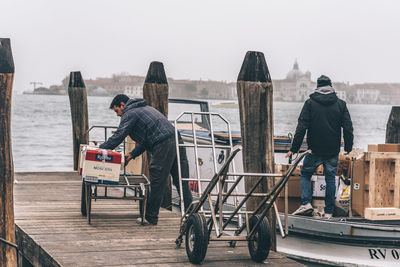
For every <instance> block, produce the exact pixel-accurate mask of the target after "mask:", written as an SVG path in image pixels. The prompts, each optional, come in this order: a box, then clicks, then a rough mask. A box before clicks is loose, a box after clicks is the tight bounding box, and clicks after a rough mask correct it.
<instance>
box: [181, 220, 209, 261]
mask: <svg viewBox="0 0 400 267" xmlns="http://www.w3.org/2000/svg"><path fill="white" fill-rule="evenodd" d="M191 238H193V239H194V240H193V241H191V240H190V239H191ZM185 246H186V254H187V256H188V258H189V261H190V262H191V263H193V264H200V263H202V262H203V260H204V258H205V256H206V253H207V247H208V227H207V220H206V218H205V217H204V215H201V214H198V213H195V214H193V215H192V216H190V218H189V221H188V224H187V230H186V236H185Z"/></svg>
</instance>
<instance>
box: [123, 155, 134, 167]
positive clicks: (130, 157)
mask: <svg viewBox="0 0 400 267" xmlns="http://www.w3.org/2000/svg"><path fill="white" fill-rule="evenodd" d="M131 159H133V158H132V156H131V154H128V155H125V166H126V165H128V163H129V161H131Z"/></svg>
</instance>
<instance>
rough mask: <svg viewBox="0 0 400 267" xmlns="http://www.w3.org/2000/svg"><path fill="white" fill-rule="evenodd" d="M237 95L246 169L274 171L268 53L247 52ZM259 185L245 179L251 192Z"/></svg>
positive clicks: (251, 203)
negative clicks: (266, 59)
mask: <svg viewBox="0 0 400 267" xmlns="http://www.w3.org/2000/svg"><path fill="white" fill-rule="evenodd" d="M237 94H238V102H239V110H240V128H241V135H242V144H243V169H244V171H245V172H250V173H273V172H274V142H273V134H274V124H273V113H272V111H273V105H272V104H273V100H272V96H273V88H272V82H271V76H270V74H269V71H268V67H267V63H266V61H265V58H264V54H263V53H261V52H255V51H249V52H247V53H246V56H245V58H244V61H243V64H242V68H241V70H240V73H239V76H238V80H237ZM256 182H257V179H256V178H254V177H253V178H251V177H248V178H246V179H245V188H246V192H248V191H249V190H250V189H251V188H252V187H253V186H254V184H255V183H256ZM273 184H274V181H273V179H267V178H266V179H265V180H264V181H262V182H261V184H260V185H259V186H258V188H257V190H256V191H255V192H260V193H261V192H263V193H264V192H268V191H269V189H271V188H272V187H273ZM259 201H260V199H257V198H250V199H249V200H248V201H247V203H246V206H247V210H250V211H252V210H255V208H256V207H257V206H258V204H259ZM268 220H269V223H270V225H271V229H276V228H275V220H276V218H275V214H274V213H273V212H272V209H271V211H270V212H269V214H268ZM271 235H272V237H271V238H272V247H271V248H272V249H273V250H276V237H275V231H271Z"/></svg>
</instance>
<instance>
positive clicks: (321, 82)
mask: <svg viewBox="0 0 400 267" xmlns="http://www.w3.org/2000/svg"><path fill="white" fill-rule="evenodd" d="M328 85H329V86H331V87H332V82H331V79H329V77H326V76H325V75H321V76H320V77H319V78H318V80H317V88H318V87H324V86H328Z"/></svg>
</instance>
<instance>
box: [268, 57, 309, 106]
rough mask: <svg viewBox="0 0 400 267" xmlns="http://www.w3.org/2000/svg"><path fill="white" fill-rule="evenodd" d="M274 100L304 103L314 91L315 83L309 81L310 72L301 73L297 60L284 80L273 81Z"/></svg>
mask: <svg viewBox="0 0 400 267" xmlns="http://www.w3.org/2000/svg"><path fill="white" fill-rule="evenodd" d="M272 83H273V88H274V98H275V100H279V101H304V100H306V99H307V98H308V96H309V95H310V94H311V93H312V92H313V91H314V89H315V83H314V82H312V81H311V72H309V71H306V72H305V73H303V72H302V71H301V70H300V68H299V64H298V63H297V60H296V61H295V62H294V64H293V69H291V70H290V71H289V72H288V73H287V75H286V79H283V80H273V81H272Z"/></svg>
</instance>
